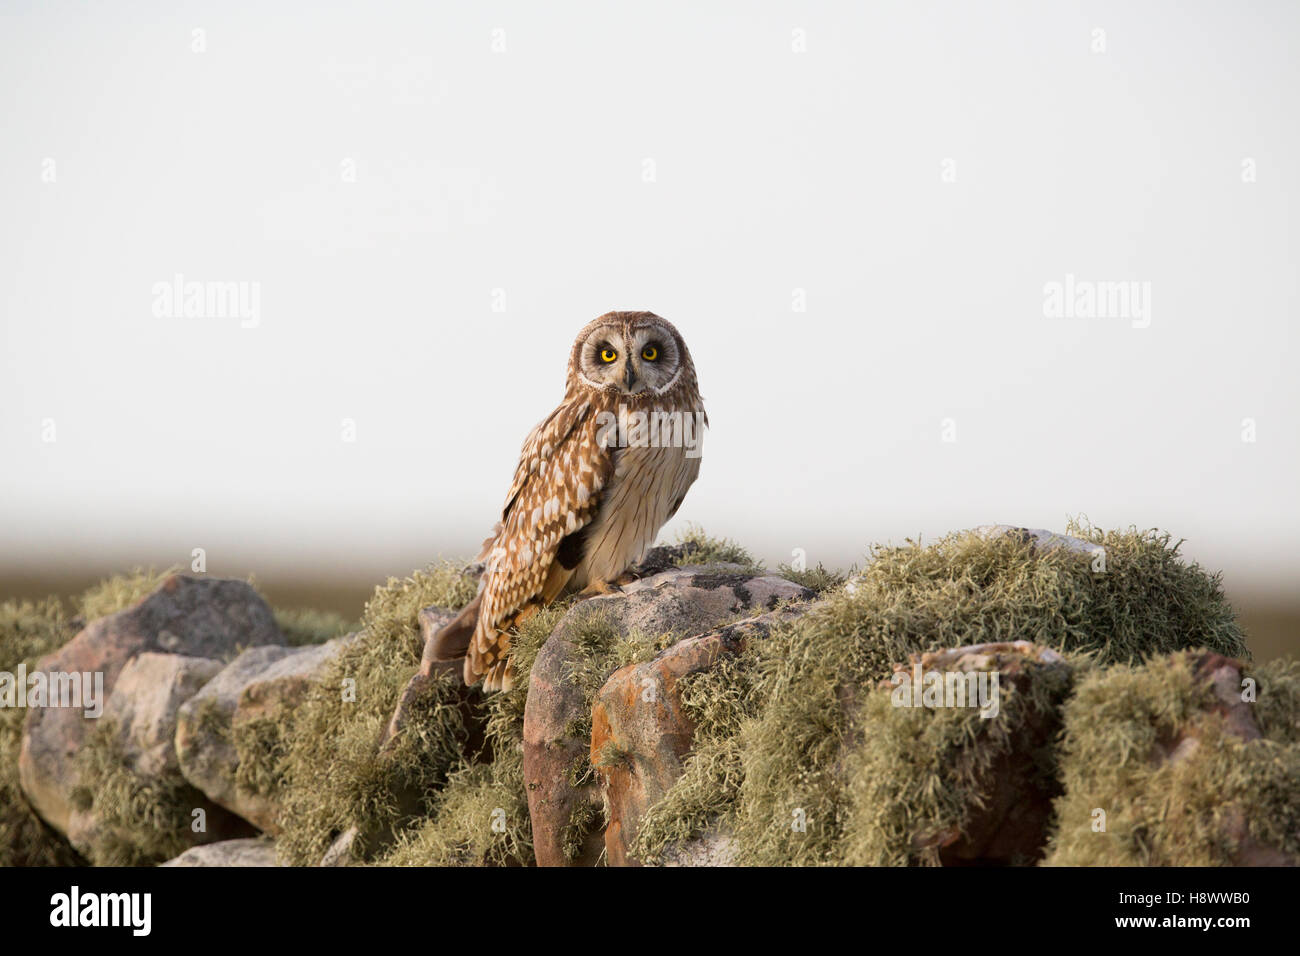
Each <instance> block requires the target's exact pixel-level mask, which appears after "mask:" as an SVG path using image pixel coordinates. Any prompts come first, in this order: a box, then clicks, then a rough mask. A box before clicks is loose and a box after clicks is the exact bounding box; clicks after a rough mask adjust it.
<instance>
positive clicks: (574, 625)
mask: <svg viewBox="0 0 1300 956" xmlns="http://www.w3.org/2000/svg"><path fill="white" fill-rule="evenodd" d="M812 596H813V592H812V591H810V590H809V589H807V588H804V587H801V586H800V585H797V584H794V583H793V582H791V581H788V580H786V579H785V578H782V577H778V576H776V575H771V574H766V573H763V572H756V571H754V570H752V569H750V568H745V567H743V566H740V565H726V564H719V565H709V566H688V567H675V568H670V569H668V570H663V571H660V572H659V573H656V574H651V575H650V576H649V577H645V578H640V579H638V580H635V581H633V582H631V583H630V584H627V585H626V586H624V587H623V589H622V590H621V591H619V592H616V593H614V594H609V595H603V596H600V597H594V598H590V599H588V600H585V601H582V602H580V603H579V604H577V605H576V606H575V607H574V608H573V609H572V610H570V611H569V612H568V614H566V615H565V617H564V618H563V619H562V620H561V621H560V624H559V626H558V627H556V628H555V631H554V632H553V633H552V634H551V637H550V638H549V639H548V640H547V641H546V643H545V645H543V647H542V649H541V651H540V653H539V654H538V656H537V660H536V662H535V663H534V664H533V667H532V671H531V673H530V675H529V684H528V702H527V706H526V707H525V710H524V779H525V786H526V787H527V790H528V806H529V815H530V817H531V820H532V837H533V847H534V852H535V854H536V859H537V863H538V864H539V865H541V866H563V865H590V864H593V863H595V862H596V860H597V859H598V858H599V856H600V853H601V851H602V849H603V847H604V840H603V838H602V835H601V832H600V828H599V827H598V826H595V825H594V822H595V821H596V820H597V819H599V816H600V814H601V812H602V811H601V803H602V802H601V796H600V788H599V786H598V783H597V781H596V779H595V777H594V775H593V774H592V773H591V767H590V762H589V757H588V754H589V752H590V750H591V705H592V698H593V697H594V694H595V691H596V689H598V688H599V686H600V685H601V684H602V683H603V682H604V680H605V678H607V677H608V675H609V673H611V672H612V671H613V670H615V669H616V668H617V667H618V666H619V665H620V664H622V663H625V661H623V660H620V659H619V657H618V655H617V653H614V654H612V655H605V656H603V657H602V656H601V655H593V654H591V653H590V652H589V649H587V648H585V647H584V645H589V644H591V643H593V640H599V639H600V638H599V636H597V637H595V638H593V634H594V635H601V634H612V635H613V636H614V637H615V639H623V638H626V637H628V636H629V635H632V634H639V635H642V636H643V637H644V636H646V635H649V636H651V637H655V636H660V635H672V636H676V637H689V636H691V635H695V634H700V633H702V632H705V631H708V630H710V629H711V628H714V627H717V626H718V625H719V624H723V623H727V622H731V621H734V620H736V619H737V618H738V617H741V616H744V615H748V614H757V613H762V612H764V611H769V610H772V609H774V608H776V607H777V605H778V604H780V603H781V602H785V601H796V600H808V599H809V598H811V597H812ZM594 625H595V626H594ZM600 625H603V629H602V627H601V626H600ZM597 661H600V663H595V662H597ZM593 667H595V669H596V671H597V672H596V673H592V672H591V671H592V668H593Z"/></svg>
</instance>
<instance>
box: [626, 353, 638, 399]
mask: <svg viewBox="0 0 1300 956" xmlns="http://www.w3.org/2000/svg"><path fill="white" fill-rule="evenodd" d="M623 381H624V382H625V383H626V384H625V388H626V390H627V391H629V392H630V391H632V386H633V385H635V384H636V371H635V370H634V369H633V368H632V360H631V359H628V360H627V365H626V366H625V367H624V369H623Z"/></svg>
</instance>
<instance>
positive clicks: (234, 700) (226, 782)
mask: <svg viewBox="0 0 1300 956" xmlns="http://www.w3.org/2000/svg"><path fill="white" fill-rule="evenodd" d="M355 637H356V635H349V636H347V637H338V638H335V639H333V640H331V641H327V642H326V643H324V644H317V645H310V646H307V647H277V646H274V645H264V646H261V647H250V648H249V649H248V650H246V651H244V652H243V653H242V654H240V655H239V656H238V657H236V658H235V659H234V660H233V661H231V662H230V663H229V664H228V665H226V666H225V668H224V669H222V670H221V671H220V673H218V674H216V675H215V676H214V677H213V679H212V680H211V681H210V682H208V684H207V685H206V686H205V687H204V688H203V689H202V690H201V691H199V692H198V693H196V694H194V695H193V696H192V697H190V699H189V700H187V701H186V702H185V703H184V705H183V706H181V708H180V714H179V720H178V722H177V726H176V733H175V747H174V750H175V753H176V756H177V757H178V758H179V762H180V769H181V772H182V773H183V774H184V775H185V779H186V780H188V781H189V782H190V783H191V784H192V785H194V786H195V787H197V788H198V789H199V790H201V791H202V792H203V793H204V794H206V795H207V796H208V797H209V798H210V799H211V800H213V801H214V802H216V803H218V804H220V805H221V806H223V807H225V808H226V809H228V810H230V811H231V812H233V813H236V814H238V815H239V816H241V817H243V818H244V819H245V820H248V821H250V822H251V823H253V824H254V825H256V826H257V828H258V829H260V830H262V831H264V832H267V833H271V834H276V833H278V832H279V829H280V828H279V824H278V822H277V817H278V816H279V810H280V807H279V802H278V800H277V797H278V787H277V786H276V784H277V779H278V774H277V766H276V765H277V761H278V759H279V758H280V757H281V755H282V754H283V751H284V747H285V742H284V741H283V740H282V739H281V737H282V734H283V729H284V727H285V725H286V723H287V722H288V720H289V719H290V715H291V713H292V711H293V709H294V708H295V707H297V706H298V705H299V704H300V703H301V702H302V700H303V697H304V696H305V695H306V693H307V688H308V686H309V685H310V683H311V681H312V680H314V679H315V678H316V677H317V675H318V674H319V673H320V672H321V670H322V668H323V667H324V666H325V664H326V663H328V662H329V661H330V660H332V659H333V658H334V657H335V656H336V655H337V654H338V653H339V651H340V650H342V648H343V647H344V646H346V644H347V643H348V642H349V641H351V640H354V639H355ZM241 746H242V749H243V751H244V754H243V757H242V759H241V753H240V750H241Z"/></svg>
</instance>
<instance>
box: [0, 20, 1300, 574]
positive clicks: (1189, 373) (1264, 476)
mask: <svg viewBox="0 0 1300 956" xmlns="http://www.w3.org/2000/svg"><path fill="white" fill-rule="evenodd" d="M196 30H197V31H202V32H201V33H197V34H196V33H195V31H196ZM1096 31H1104V32H1103V33H1098V32H1096ZM1298 41H1300V8H1298V7H1297V5H1296V4H1294V3H1280V2H1279V3H1251V4H1249V5H1240V4H1238V5H1232V4H1218V3H1173V2H1167V3H1140V4H1135V3H1118V2H1117V3H1088V4H1083V3H1034V2H1021V3H1000V4H969V3H955V2H954V3H917V2H897V3H871V4H849V3H834V4H832V3H799V4H777V3H728V4H711V5H703V4H694V3H667V2H664V3H657V4H654V5H646V7H645V9H643V10H641V11H639V12H637V11H632V10H629V9H627V8H626V5H622V4H620V5H613V4H596V3H591V4H565V3H556V4H545V5H542V4H535V3H493V4H482V3H451V4H448V3H440V4H425V3H414V2H412V3H402V4H385V5H377V4H369V3H348V4H342V3H313V4H306V3H303V4H299V5H295V6H290V5H283V4H282V5H279V8H278V9H273V8H272V7H271V6H270V5H267V4H259V3H229V2H223V3H216V2H203V3H182V4H175V3H164V2H154V3H136V4H131V5H124V4H101V5H85V4H80V3H77V4H72V3H48V4H47V3H42V4H37V3H19V2H8V3H6V4H5V5H4V7H3V8H0V97H2V100H0V144H2V145H0V262H3V263H4V266H3V268H0V310H2V312H3V353H2V355H0V362H2V366H0V454H3V465H2V467H0V522H2V526H3V531H2V534H0V570H3V569H9V570H11V571H12V570H13V569H15V568H34V567H43V568H58V567H76V568H82V567H90V566H93V567H100V566H103V567H110V566H120V565H128V564H136V563H149V562H154V563H164V564H165V563H171V562H177V563H182V564H188V562H189V555H190V552H191V549H192V548H195V547H203V548H205V549H206V550H207V554H208V570H209V571H210V572H213V573H232V574H245V573H247V572H249V571H254V572H257V573H259V574H265V575H270V574H274V573H292V574H297V575H302V576H310V575H312V574H318V573H323V572H328V573H332V574H346V575H350V576H357V577H363V578H364V577H366V576H370V575H374V574H377V573H379V572H388V571H400V570H404V569H407V568H409V567H412V566H414V565H418V564H422V563H424V562H425V561H427V560H429V559H431V558H433V557H436V556H437V555H439V554H446V555H464V554H466V553H468V552H469V551H470V550H471V549H472V548H473V547H474V546H475V545H476V544H477V543H478V542H479V541H480V540H481V539H482V538H483V536H484V535H485V534H486V532H487V531H488V530H489V528H490V527H491V525H492V523H493V521H494V520H495V517H496V514H497V512H498V509H499V508H500V505H501V503H502V498H503V495H504V493H505V490H506V487H507V486H508V484H509V481H510V478H511V474H512V470H513V466H514V463H515V460H516V456H517V453H518V448H519V444H520V442H521V441H522V439H523V437H524V435H525V434H526V432H527V431H528V429H529V428H530V427H531V426H532V425H533V423H534V422H535V421H537V420H538V419H539V418H541V417H542V416H543V415H544V414H546V413H547V412H548V411H550V409H551V408H552V407H554V405H555V404H556V402H557V401H558V400H559V398H560V395H561V391H562V382H563V373H564V365H565V361H566V358H567V351H568V348H569V346H570V344H571V342H572V338H573V336H574V334H575V333H576V332H577V330H578V329H579V328H580V327H581V326H582V325H583V324H585V323H586V322H587V321H588V320H590V319H591V318H594V317H595V316H596V315H598V314H600V313H602V312H605V311H607V310H610V309H649V310H652V311H655V312H658V313H659V314H661V315H663V316H665V317H666V318H668V319H670V320H671V321H673V322H674V323H676V324H677V326H678V328H679V329H680V330H681V331H682V333H683V335H684V336H685V338H686V340H687V342H688V344H689V346H690V348H691V350H692V352H693V354H694V357H695V360H696V364H697V366H698V368H699V376H700V383H701V389H702V391H703V393H704V396H705V398H706V407H707V409H708V413H709V418H710V421H711V423H712V429H711V431H710V433H709V435H708V437H707V439H706V442H705V451H704V461H703V469H702V472H701V476H700V479H699V481H698V483H697V484H696V486H695V488H694V489H693V490H692V491H691V493H690V495H689V496H688V498H687V500H686V504H685V505H684V506H683V508H682V510H681V512H680V513H679V515H678V519H677V520H676V521H675V522H674V525H673V526H670V528H669V529H666V534H667V535H668V536H670V537H671V536H672V533H673V532H674V531H675V530H676V528H678V527H680V526H681V525H682V524H684V523H685V522H699V523H701V524H702V525H704V526H705V527H706V528H707V529H708V530H710V531H711V532H713V533H717V534H724V535H728V536H731V537H735V538H737V539H739V540H741V541H742V542H743V543H746V544H748V545H749V546H751V547H752V548H753V549H754V550H756V551H757V552H758V553H759V554H760V556H762V557H764V558H765V559H767V560H768V561H769V562H771V563H775V562H777V561H780V560H787V559H788V558H789V554H790V551H791V549H793V548H796V547H800V548H804V549H805V550H806V551H807V554H808V558H809V560H810V561H813V562H815V561H817V560H824V561H826V562H827V563H829V564H836V565H846V564H848V563H850V562H853V561H855V560H858V559H859V558H860V556H861V555H862V554H863V552H864V551H865V550H866V548H867V546H868V544H869V543H871V542H876V541H882V542H883V541H890V540H892V541H901V540H902V539H903V538H905V537H909V536H911V537H915V536H917V535H924V536H926V537H933V536H936V535H939V534H942V533H943V532H945V531H947V530H950V529H955V528H960V527H968V526H971V525H976V524H982V523H989V522H1007V523H1017V524H1027V525H1032V526H1041V527H1048V528H1053V529H1058V530H1059V529H1061V528H1062V527H1063V525H1064V522H1065V519H1066V516H1067V515H1071V514H1087V515H1088V516H1089V517H1091V519H1092V520H1093V521H1094V522H1095V523H1097V524H1099V525H1104V526H1108V527H1109V526H1127V525H1130V524H1136V525H1138V526H1140V527H1152V526H1158V527H1163V528H1166V529H1168V530H1170V531H1172V532H1173V533H1174V534H1175V535H1176V536H1178V537H1183V538H1186V539H1187V541H1188V543H1187V545H1186V551H1187V553H1188V554H1189V555H1190V556H1192V557H1195V558H1198V559H1200V560H1202V561H1203V562H1204V563H1207V564H1209V565H1210V566H1212V567H1216V568H1219V567H1221V568H1224V569H1225V570H1226V572H1227V577H1228V580H1229V583H1230V584H1234V585H1236V586H1239V587H1240V586H1246V585H1252V586H1253V585H1258V586H1261V587H1262V586H1265V585H1267V584H1270V583H1272V584H1277V583H1288V584H1289V582H1292V581H1294V579H1295V578H1296V576H1297V573H1300V549H1297V545H1296V541H1297V538H1298V536H1300V509H1297V508H1296V505H1295V487H1296V483H1297V482H1296V473H1297V465H1298V464H1300V429H1297V427H1296V424H1295V415H1296V413H1297V410H1298V409H1300V384H1297V381H1298V380H1297V376H1296V375H1295V373H1294V366H1295V363H1296V359H1297V348H1296V332H1295V331H1294V329H1295V322H1296V319H1297V311H1298V307H1300V292H1298V291H1297V289H1298V284H1297V272H1298V266H1297V263H1298V256H1297V253H1298V252H1300V239H1298V238H1297V235H1296V225H1295V224H1296V222H1297V213H1298V212H1300V189H1298V187H1297V182H1296V174H1297V171H1298V170H1300V162H1298V160H1300V156H1298V155H1297V149H1298V147H1300V133H1298V130H1297V122H1296V117H1297V116H1300V66H1298V65H1297V64H1298V60H1297V57H1296V56H1295V55H1294V50H1295V48H1296V44H1297V42H1298ZM196 48H198V49H196ZM1251 180H1253V181H1251ZM177 274H181V275H183V276H184V277H185V280H186V281H201V282H238V283H246V284H247V285H246V288H247V289H249V290H250V291H251V290H252V289H253V288H254V286H255V287H256V290H257V294H258V295H259V300H258V312H257V317H256V321H255V322H251V321H244V322H241V321H240V318H239V317H238V316H236V315H232V316H227V317H222V316H210V317H206V318H186V317H184V314H183V310H181V312H180V313H179V314H177V315H174V316H173V315H168V314H163V315H159V314H157V313H158V312H159V311H163V312H164V313H165V309H158V308H156V306H157V304H158V303H157V302H156V301H155V299H156V290H155V286H156V284H158V283H170V282H172V281H173V277H174V276H175V275H177ZM1067 276H1073V277H1074V280H1073V281H1076V282H1083V283H1088V282H1097V281H1104V280H1115V281H1126V282H1134V283H1138V285H1137V286H1135V287H1134V288H1135V289H1136V290H1138V291H1142V290H1146V291H1147V293H1148V295H1149V298H1144V299H1142V300H1141V312H1140V314H1136V313H1135V314H1134V315H1132V316H1130V315H1128V314H1127V313H1126V314H1125V315H1121V316H1119V317H1110V318H1104V317H1097V318H1077V317H1076V318H1050V317H1048V316H1047V315H1045V304H1044V303H1045V287H1046V286H1048V284H1049V283H1061V284H1062V285H1064V284H1065V283H1066V282H1067ZM800 290H801V291H800ZM801 302H802V303H803V307H804V311H797V308H798V307H799V305H800V303H801ZM501 308H504V311H497V310H498V309H501ZM244 326H254V327H244ZM1143 326H1145V327H1143ZM345 419H349V420H351V421H353V422H354V423H355V439H356V440H355V441H353V442H348V441H344V440H343V437H344V431H345V426H344V424H343V421H344V420H345ZM1245 419H1251V420H1253V422H1254V429H1255V431H1254V437H1255V440H1254V441H1253V442H1251V441H1243V420H1245ZM1246 427H1247V428H1249V426H1246ZM945 429H946V430H945ZM50 438H52V439H53V440H46V439H50ZM945 438H955V440H953V441H946V440H945Z"/></svg>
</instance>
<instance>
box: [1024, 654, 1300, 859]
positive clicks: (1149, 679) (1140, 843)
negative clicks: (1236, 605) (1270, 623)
mask: <svg viewBox="0 0 1300 956" xmlns="http://www.w3.org/2000/svg"><path fill="white" fill-rule="evenodd" d="M1197 658H1198V655H1197V654H1195V653H1191V652H1188V653H1181V654H1175V655H1172V656H1169V657H1160V658H1155V659H1153V660H1150V661H1147V662H1145V663H1141V664H1135V665H1119V666H1115V667H1111V668H1108V669H1105V670H1100V669H1099V670H1097V671H1095V672H1094V673H1092V674H1091V675H1090V676H1089V677H1088V678H1087V679H1085V680H1084V681H1082V682H1081V683H1080V686H1079V688H1078V691H1077V693H1076V694H1075V696H1074V698H1073V699H1072V700H1070V702H1069V703H1068V704H1067V705H1066V707H1065V711H1064V716H1065V734H1064V743H1063V748H1062V755H1061V769H1062V776H1063V779H1064V783H1065V793H1064V794H1063V795H1062V796H1061V798H1060V799H1059V800H1058V801H1057V807H1056V816H1057V823H1058V826H1057V831H1056V833H1055V835H1054V837H1053V839H1052V842H1051V853H1050V855H1049V857H1048V860H1047V863H1048V864H1049V865H1055V866H1225V865H1233V864H1235V863H1238V862H1240V859H1241V854H1243V853H1244V852H1247V851H1248V850H1249V847H1248V846H1247V844H1248V843H1251V842H1253V843H1255V844H1256V845H1257V846H1259V847H1263V848H1268V850H1269V851H1270V852H1279V851H1280V853H1282V854H1286V855H1288V856H1290V857H1291V858H1292V859H1293V860H1294V859H1295V858H1296V857H1297V856H1300V800H1298V799H1297V796H1296V795H1297V794H1300V740H1298V739H1297V725H1298V722H1300V667H1298V666H1297V664H1296V662H1294V661H1288V660H1283V661H1273V662H1270V663H1268V664H1265V665H1262V666H1260V667H1258V668H1252V669H1248V671H1247V673H1248V674H1250V675H1252V676H1253V677H1255V679H1256V683H1257V685H1258V690H1257V692H1258V702H1257V703H1256V704H1254V705H1253V706H1254V707H1255V708H1256V709H1255V711H1254V714H1255V717H1256V722H1257V724H1258V725H1259V727H1260V730H1261V731H1262V732H1263V737H1262V739H1256V740H1246V739H1243V738H1242V737H1241V736H1239V735H1237V734H1235V733H1233V732H1232V731H1231V730H1230V728H1229V726H1228V724H1227V723H1226V721H1225V719H1224V717H1223V715H1222V714H1221V713H1220V712H1219V708H1218V707H1217V706H1216V705H1217V701H1215V700H1214V699H1213V697H1212V694H1211V686H1210V684H1209V683H1208V682H1206V681H1205V680H1203V679H1198V677H1197V675H1196V673H1195V664H1196V661H1197ZM1180 745H1181V746H1180ZM1099 811H1100V813H1099ZM1103 814H1104V816H1103ZM1103 823H1104V828H1101V827H1100V826H1099V824H1103Z"/></svg>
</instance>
